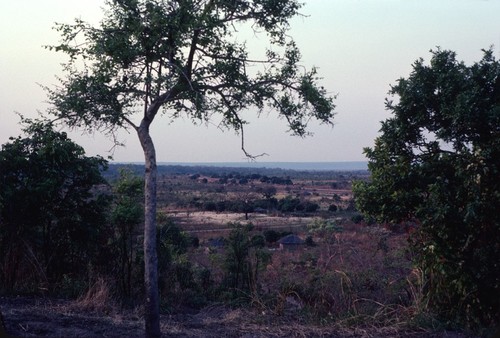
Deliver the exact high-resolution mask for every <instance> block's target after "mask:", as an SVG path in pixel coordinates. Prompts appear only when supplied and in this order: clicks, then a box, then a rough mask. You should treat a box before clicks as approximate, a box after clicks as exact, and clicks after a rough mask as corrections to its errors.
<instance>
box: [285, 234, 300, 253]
mask: <svg viewBox="0 0 500 338" xmlns="http://www.w3.org/2000/svg"><path fill="white" fill-rule="evenodd" d="M278 243H279V245H280V250H289V251H295V250H297V249H299V248H300V247H302V246H303V245H304V243H305V241H304V240H303V239H302V238H300V237H299V236H297V235H294V234H290V235H287V236H285V237H283V238H281V239H280V240H279V241H278Z"/></svg>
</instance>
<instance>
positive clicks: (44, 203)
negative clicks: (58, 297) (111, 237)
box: [0, 121, 111, 290]
mask: <svg viewBox="0 0 500 338" xmlns="http://www.w3.org/2000/svg"><path fill="white" fill-rule="evenodd" d="M25 122H26V123H27V124H28V126H27V127H26V129H25V132H26V133H27V134H28V136H27V137H25V138H23V137H17V138H11V142H9V143H7V144H4V145H3V146H2V148H1V150H0V186H1V187H2V188H1V189H0V281H1V283H0V284H1V285H3V287H4V288H6V289H10V290H12V289H14V288H16V289H22V288H24V287H26V288H30V287H32V286H33V285H37V286H39V287H41V288H43V289H46V288H48V287H49V286H50V285H52V286H53V285H54V284H57V283H60V282H61V281H62V279H63V277H64V276H80V275H82V274H83V275H85V274H86V272H87V271H86V268H87V265H88V264H87V263H88V262H92V263H95V264H96V265H101V263H102V262H103V261H105V260H106V259H108V258H107V257H106V255H104V251H105V248H106V247H107V246H106V241H107V231H108V230H109V229H108V228H107V219H106V212H107V210H108V209H107V208H108V206H109V205H110V202H111V200H110V198H109V195H108V194H106V193H105V192H104V191H103V189H101V188H100V187H102V186H103V185H104V184H105V181H104V179H103V178H102V176H101V171H102V170H103V169H105V167H106V161H105V160H104V159H103V158H101V157H86V156H85V153H84V150H83V148H81V147H80V146H78V145H77V144H75V143H73V142H72V141H71V140H70V139H68V137H67V135H66V134H65V133H59V132H56V131H54V130H53V129H52V127H51V126H50V125H48V124H46V123H44V122H40V121H35V122H33V121H25ZM103 248H104V250H103Z"/></svg>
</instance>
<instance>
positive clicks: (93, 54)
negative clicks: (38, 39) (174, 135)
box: [49, 0, 334, 136]
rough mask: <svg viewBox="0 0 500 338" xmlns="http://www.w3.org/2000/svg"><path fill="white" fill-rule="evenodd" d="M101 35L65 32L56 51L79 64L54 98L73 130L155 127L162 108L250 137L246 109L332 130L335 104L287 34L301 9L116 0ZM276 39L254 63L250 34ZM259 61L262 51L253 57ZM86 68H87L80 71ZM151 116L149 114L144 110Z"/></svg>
mask: <svg viewBox="0 0 500 338" xmlns="http://www.w3.org/2000/svg"><path fill="white" fill-rule="evenodd" d="M108 5H109V6H110V10H109V11H108V12H107V13H106V18H105V19H104V20H103V21H102V23H101V25H100V27H97V28H95V27H92V26H90V25H89V24H87V23H85V22H83V21H80V20H78V21H76V22H75V23H74V24H72V25H68V24H58V25H57V26H56V29H57V30H58V31H59V32H60V34H61V36H62V41H61V43H60V44H59V45H57V46H52V47H49V48H51V49H53V50H56V51H62V52H65V53H67V54H68V55H69V56H70V61H69V62H68V63H67V64H66V65H65V66H66V70H67V72H68V76H67V78H65V79H61V87H60V88H58V89H55V90H49V91H50V97H51V100H52V101H53V103H54V110H53V113H54V114H55V115H56V116H58V117H60V118H62V119H64V120H65V121H66V122H67V123H68V124H69V125H71V126H75V127H85V128H90V129H105V130H113V129H115V128H117V127H127V126H132V127H133V128H137V127H138V126H139V122H137V121H136V119H134V115H135V114H136V113H137V111H138V110H139V107H143V108H144V109H143V111H142V114H143V116H142V118H144V119H145V120H147V121H149V123H151V121H153V119H154V118H155V117H156V115H157V113H158V112H159V110H160V108H161V109H162V110H163V111H164V112H168V114H170V117H171V118H175V117H178V116H180V115H184V116H188V117H189V118H192V119H193V120H201V121H208V120H210V119H211V118H212V117H213V116H214V115H215V116H218V119H220V123H221V125H222V126H224V127H227V128H231V129H234V130H236V131H241V129H242V128H243V126H244V125H245V124H246V121H245V120H244V119H243V118H242V117H241V116H240V112H241V111H242V110H247V109H249V108H251V107H256V108H257V109H258V110H259V112H262V111H263V110H264V109H266V108H268V109H270V110H273V111H277V112H278V113H279V116H280V117H282V118H284V119H285V120H286V121H287V123H288V125H289V128H290V131H291V132H292V133H293V134H296V135H300V136H304V135H306V134H307V131H306V127H307V123H308V122H309V120H310V119H311V118H314V119H317V120H319V121H320V122H322V123H326V124H332V119H333V109H334V104H333V97H330V96H328V94H327V92H326V90H325V89H324V88H323V87H321V86H319V85H318V80H319V77H318V76H317V74H316V69H314V68H313V69H312V70H310V71H306V70H304V68H303V67H301V66H300V58H301V55H300V52H299V50H298V48H297V46H296V45H295V43H294V41H293V40H292V39H291V38H290V37H289V36H288V35H287V30H288V28H289V26H288V20H289V19H290V18H292V17H293V16H295V15H297V11H298V9H299V8H300V4H299V3H297V2H296V1H289V0H273V1H271V0H259V1H215V0H210V1H208V0H198V1H194V0H182V1H162V0H155V1H152V0H151V1H135V0H121V1H118V0H115V1H108ZM245 29H251V30H253V34H256V35H258V36H259V37H260V36H263V35H267V37H268V38H269V44H270V46H271V48H270V49H269V50H267V51H262V55H260V56H259V57H256V58H254V57H253V56H250V55H249V54H250V53H249V51H248V48H247V46H246V44H245V41H240V39H239V38H238V37H239V36H238V35H239V34H240V31H242V30H245ZM252 53H255V51H252ZM82 64H83V65H84V67H83V68H84V70H83V71H82V70H80V69H81V68H82V67H81V65H82ZM141 110H142V109H141Z"/></svg>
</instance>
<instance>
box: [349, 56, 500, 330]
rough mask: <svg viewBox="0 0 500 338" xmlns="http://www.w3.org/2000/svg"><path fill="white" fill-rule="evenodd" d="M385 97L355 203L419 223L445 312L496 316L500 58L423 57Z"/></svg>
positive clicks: (429, 276) (380, 215)
mask: <svg viewBox="0 0 500 338" xmlns="http://www.w3.org/2000/svg"><path fill="white" fill-rule="evenodd" d="M390 94H391V95H393V96H396V97H397V99H396V100H395V102H394V101H387V108H388V110H390V111H391V112H392V114H393V117H391V118H389V119H388V120H386V121H385V122H383V123H382V129H381V133H382V134H381V136H379V137H378V138H377V139H376V140H375V146H374V148H366V149H365V153H366V156H367V157H368V159H369V165H368V166H369V169H370V171H371V181H369V182H357V183H356V184H355V186H354V192H355V196H356V202H357V207H358V208H359V210H361V211H362V212H364V213H365V214H368V215H372V216H375V217H376V218H377V219H378V221H379V222H411V223H412V224H415V225H417V231H416V233H415V234H414V235H413V237H412V238H413V241H412V246H413V249H414V250H415V254H416V259H417V263H418V264H419V266H420V267H421V268H422V269H423V271H424V273H425V276H426V280H425V290H427V295H428V297H429V301H430V304H431V305H432V306H433V308H434V309H435V310H437V311H438V312H439V313H440V314H441V315H443V316H444V317H445V318H448V319H459V320H462V321H465V322H467V323H468V324H478V323H479V324H494V322H495V321H497V320H498V317H497V316H498V313H499V311H500V298H499V297H496V296H493V295H499V294H500V265H499V264H498V257H500V244H499V241H498V238H500V214H499V213H498V206H499V205H500V180H498V177H499V174H500V128H499V126H500V63H499V62H498V60H496V59H495V58H494V56H493V52H492V51H491V50H487V51H484V56H483V58H482V59H481V60H480V61H479V62H476V63H474V64H473V65H472V66H467V65H465V64H464V63H463V62H459V61H457V60H456V55H455V53H454V52H451V51H444V50H440V49H438V50H437V51H433V52H432V59H431V61H430V65H425V64H424V62H423V60H422V59H420V60H418V61H417V62H415V64H414V65H413V71H412V73H411V74H410V76H409V77H408V78H407V79H400V80H398V82H397V84H396V85H395V86H393V87H392V89H391V91H390Z"/></svg>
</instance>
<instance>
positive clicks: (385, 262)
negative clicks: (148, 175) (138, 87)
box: [0, 121, 477, 337]
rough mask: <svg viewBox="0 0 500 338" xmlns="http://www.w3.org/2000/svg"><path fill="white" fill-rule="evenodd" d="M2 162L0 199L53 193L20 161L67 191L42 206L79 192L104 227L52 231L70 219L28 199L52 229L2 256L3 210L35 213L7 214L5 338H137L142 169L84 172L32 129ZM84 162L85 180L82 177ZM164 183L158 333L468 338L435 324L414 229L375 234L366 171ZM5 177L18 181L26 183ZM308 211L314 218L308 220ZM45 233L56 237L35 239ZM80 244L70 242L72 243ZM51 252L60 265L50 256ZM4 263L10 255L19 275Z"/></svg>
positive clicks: (29, 234)
mask: <svg viewBox="0 0 500 338" xmlns="http://www.w3.org/2000/svg"><path fill="white" fill-rule="evenodd" d="M28 122H29V121H28ZM42 136H43V137H42ZM21 144H22V145H30V146H29V147H27V148H26V150H25V151H24V152H18V151H17V150H16V151H15V152H13V151H12V149H14V148H13V147H14V146H16V147H18V146H20V145H21ZM35 144H36V147H35V146H34V145H35ZM49 154H52V155H50V156H49ZM0 155H1V158H2V159H6V161H7V160H8V163H19V169H18V171H16V174H13V173H14V171H13V170H11V168H12V167H7V165H4V164H5V163H6V162H2V168H6V171H3V172H2V179H3V180H4V181H2V182H3V185H2V186H4V187H7V186H10V187H11V189H3V190H2V192H3V193H2V201H5V200H7V197H9V196H11V195H7V193H9V194H12V191H24V190H22V189H21V187H24V188H23V189H26V188H27V187H29V188H30V189H33V192H31V193H35V192H38V193H44V192H45V189H46V187H47V186H49V185H48V183H47V182H45V181H44V180H42V179H40V176H37V177H38V178H37V179H36V180H35V181H33V178H31V176H33V175H35V174H37V175H38V172H37V171H36V170H35V171H34V172H33V173H31V171H32V170H33V168H34V167H32V166H26V165H24V166H23V163H24V164H26V163H28V162H27V159H30V160H32V161H34V160H35V159H36V160H37V161H38V162H37V163H39V165H38V166H37V168H50V170H49V169H45V170H47V172H44V173H43V174H42V176H41V177H44V178H45V179H47V180H49V181H50V180H51V179H55V178H57V179H59V180H60V181H57V182H56V183H54V186H53V189H54V190H50V191H49V192H50V194H51V196H61V198H68V199H69V198H70V197H71V198H74V199H76V197H72V196H71V195H69V194H67V191H69V190H75V191H80V194H81V196H84V198H83V199H82V200H81V201H80V202H76V201H75V202H74V204H75V205H79V204H80V205H81V207H82V209H83V210H86V208H87V207H89V209H90V210H92V211H93V212H94V213H95V214H97V212H98V211H99V213H98V214H99V215H100V216H99V217H92V218H85V217H83V216H79V214H78V213H77V211H76V210H75V209H71V210H70V211H68V213H69V214H68V215H66V217H70V216H71V219H75V220H74V221H73V222H67V223H66V222H65V223H64V224H66V227H65V228H62V229H59V228H58V225H59V224H60V223H59V222H60V221H59V219H61V220H62V219H65V218H64V217H62V216H58V214H56V213H55V212H53V211H52V210H53V209H55V208H57V206H59V205H63V204H62V202H61V201H60V200H58V199H54V198H53V197H51V198H50V199H49V198H45V199H42V197H40V196H39V195H36V196H35V195H33V198H34V200H35V201H38V202H37V203H34V204H33V205H31V209H32V210H38V209H43V210H48V211H49V212H47V215H46V216H45V218H47V221H45V223H41V222H38V221H36V220H34V219H33V218H31V222H29V221H26V222H24V223H23V229H25V230H24V232H22V233H21V232H20V233H19V234H18V235H17V237H16V239H17V241H13V242H9V241H7V240H6V239H7V238H8V237H7V236H12V235H11V234H10V231H11V229H12V228H13V227H12V226H9V224H12V223H9V222H11V221H10V218H9V217H7V216H8V214H9V213H7V211H9V212H13V211H15V210H19V213H17V212H14V214H16V215H18V217H20V216H23V215H24V216H25V217H28V216H27V215H29V213H27V212H26V211H25V210H26V209H23V208H24V206H23V204H17V205H11V204H5V203H4V204H2V211H3V212H4V213H2V223H1V224H2V227H1V230H2V232H1V236H2V240H4V239H5V241H3V242H2V243H3V244H2V249H3V250H5V252H8V253H9V254H6V255H4V256H2V262H1V263H2V265H1V266H2V267H4V268H12V267H16V269H17V272H16V274H15V275H11V274H10V272H9V271H2V275H1V278H2V280H1V282H2V283H1V285H3V288H2V294H3V295H4V297H3V298H2V300H3V304H4V305H3V307H2V310H3V312H4V313H5V314H6V318H7V327H8V328H9V329H10V330H11V331H12V332H13V333H16V334H22V335H41V336H43V335H49V336H50V335H54V334H55V332H64V334H63V333H60V334H62V335H63V336H64V335H68V334H69V335H77V336H78V334H82V333H81V331H78V330H79V329H78V328H72V330H73V331H71V329H70V328H68V327H66V329H65V330H66V331H60V330H62V329H61V327H64V324H61V322H64V320H66V321H67V320H68V316H75V315H78V316H81V317H78V318H79V319H74V320H75V321H77V322H78V321H82V318H84V319H83V322H84V323H86V324H85V325H86V326H87V329H86V331H85V332H86V334H87V335H89V334H90V335H100V334H99V332H105V334H106V335H108V336H123V335H124V334H132V333H133V334H134V335H143V334H144V329H143V325H142V324H141V318H142V311H143V310H142V309H143V307H142V306H143V305H142V304H143V302H142V297H143V292H144V289H143V283H144V279H143V278H144V277H143V274H144V266H143V255H144V252H143V246H142V236H143V234H142V223H143V212H142V210H143V194H144V186H143V183H144V179H143V177H142V175H139V174H136V173H135V172H136V171H139V172H140V169H138V168H140V166H133V165H128V166H120V165H113V164H111V165H106V161H104V160H103V159H101V158H87V157H85V155H84V153H83V151H82V149H81V148H80V147H78V146H77V145H75V144H74V143H73V142H72V141H71V140H69V139H68V138H67V136H66V135H65V134H64V133H59V132H55V131H53V130H52V129H51V128H50V127H49V126H47V125H45V124H43V123H40V122H32V123H28V127H27V128H26V136H25V137H18V138H16V139H12V141H11V142H10V143H8V144H5V145H4V146H3V147H2V151H1V152H0ZM14 155H15V156H16V158H17V160H16V161H14V160H13V159H14V158H13V157H12V156H14ZM41 155H43V156H41ZM9 156H11V157H9ZM58 156H64V159H65V161H64V163H65V167H58V166H57V165H56V164H57V163H58V161H57V160H56V159H57V158H58ZM72 158H75V159H74V160H72ZM76 159H78V161H77V160H76ZM87 162H88V163H89V165H90V164H92V165H93V167H92V166H91V167H84V168H85V169H86V170H85V172H80V171H78V168H79V167H80V166H81V165H83V164H81V163H87ZM108 167H109V168H108ZM90 168H95V170H96V171H94V173H95V175H96V178H97V179H93V180H91V181H90V182H91V184H87V182H86V179H85V178H86V176H83V177H81V178H78V175H80V174H85V175H86V174H87V173H91V172H92V171H91V169H90ZM106 168H108V169H107V170H105V169H106ZM7 169H8V170H7ZM21 170H24V172H22V171H21ZM37 170H38V169H37ZM72 170H73V171H72ZM50 172H52V173H54V174H53V176H49V174H48V173H50ZM159 172H160V175H159V194H158V196H159V200H158V209H159V213H158V219H157V223H158V226H157V238H156V241H157V247H158V267H159V277H158V283H159V292H160V305H161V317H160V318H161V321H162V323H164V324H162V331H163V332H164V334H166V335H171V334H175V333H176V332H177V333H178V332H184V333H183V335H184V336H206V335H207V334H208V335H213V336H214V335H217V336H218V335H224V334H230V335H235V336H239V335H242V334H243V333H244V332H246V330H251V331H252V332H256V333H259V334H261V335H263V336H277V337H278V336H296V335H306V336H318V335H327V336H362V335H363V334H361V333H360V332H367V334H369V335H384V336H391V335H392V336H401V335H414V336H429V337H430V336H439V335H440V334H442V332H446V331H445V330H446V329H448V330H450V329H453V330H463V329H464V327H463V326H462V327H460V326H459V325H458V324H457V323H455V326H450V324H449V323H448V322H446V321H445V320H443V319H441V318H440V316H439V315H438V313H436V312H433V311H432V310H431V307H430V306H429V305H430V304H429V301H428V298H427V296H426V292H427V290H426V285H425V278H426V277H425V271H424V270H423V269H422V268H420V267H418V265H416V264H415V262H417V261H418V260H416V258H417V257H418V256H417V255H416V252H415V250H414V249H413V248H412V246H411V245H409V244H408V238H411V237H409V232H412V231H413V230H412V228H411V227H409V226H407V224H396V223H394V224H388V223H384V226H379V225H378V224H377V223H375V219H368V218H366V216H363V215H361V214H359V213H358V212H357V211H356V210H355V208H354V200H353V194H352V189H351V187H352V183H353V182H356V181H364V182H367V181H368V180H369V177H370V175H369V173H368V172H363V171H359V172H294V171H287V170H276V169H236V168H210V167H182V166H174V167H161V166H160V170H159ZM13 177H17V178H19V179H21V178H25V179H26V181H23V182H24V183H23V184H21V182H19V180H12V178H13ZM8 178H11V181H8V180H7V179H8ZM27 182H30V184H29V185H28V184H27ZM36 182H40V184H42V185H43V187H44V188H43V189H42V188H41V187H40V186H38V185H37V184H35V183H36ZM273 182H274V183H273ZM63 183H64V184H63ZM70 184H73V186H72V188H71V189H69V187H70ZM56 188H59V190H58V189H56ZM15 189H18V190H15ZM20 196H21V195H20ZM23 196H25V195H23ZM78 196H80V195H78ZM9 200H10V199H9ZM12 200H14V199H12ZM40 201H44V202H43V203H42V202H40ZM50 201H54V203H53V204H51V203H50ZM94 202H98V203H99V204H98V205H95V204H93V203H94ZM68 203H69V201H68ZM85 203H90V204H89V205H88V206H87V205H86V204H85ZM310 205H315V207H314V208H309V209H308V208H307V206H310ZM7 206H8V208H9V209H7V208H6V207H7ZM35 206H37V207H38V209H35ZM332 206H335V207H332ZM42 207H43V208H42ZM15 208H20V209H15ZM87 212H88V210H87ZM84 214H85V213H84V212H82V215H84ZM37 215H41V214H40V213H38V214H37ZM38 217H40V216H38ZM45 218H42V219H45ZM44 224H45V227H48V228H49V230H51V231H52V232H51V233H52V235H51V236H50V237H49V236H45V237H43V236H42V237H41V238H39V236H40V235H39V233H42V229H41V228H40V227H43V226H44ZM47 224H48V225H50V227H49V226H47ZM39 229H40V230H39ZM73 232H75V233H76V234H77V235H75V236H73V237H71V234H72V233H73ZM87 233H88V235H86V234H87ZM55 234H58V236H56V235H55ZM290 234H294V235H297V236H298V237H299V238H300V239H301V240H302V241H301V243H300V244H298V245H296V246H288V247H287V246H286V244H285V245H284V247H283V248H280V247H281V246H283V244H280V240H281V239H283V238H284V237H285V238H286V236H287V235H290ZM89 236H92V237H89ZM40 239H45V241H46V242H40ZM7 243H10V245H6V244H7ZM39 243H40V244H39ZM65 243H66V244H67V243H70V245H71V247H64V245H65ZM59 247H62V248H63V250H66V251H64V252H60V251H58V252H57V253H53V255H52V256H50V255H49V256H47V255H46V253H45V252H44V248H52V250H54V251H55V250H56V249H57V248H59ZM77 250H80V251H78V252H77ZM56 254H59V255H60V256H59V257H53V256H55V255H56ZM12 257H17V261H16V262H17V263H16V264H13V263H12ZM46 257H53V258H52V260H50V259H48V260H47V259H46ZM77 258H78V259H77ZM53 261H54V262H58V261H61V263H59V265H57V266H58V267H59V269H54V268H52V266H53V265H51V264H55V263H52V262H53ZM49 267H50V269H49ZM61 267H64V268H61ZM46 271H49V272H50V273H48V272H46ZM12 276H14V277H15V278H14V279H13V278H12ZM9 295H18V296H22V297H21V298H19V297H18V298H15V299H13V298H12V297H11V296H9ZM34 300H38V301H37V303H38V305H36V303H35V304H34V303H33V302H34ZM47 301H49V302H50V303H49V304H53V305H47V303H46V302H47ZM42 304H43V305H42ZM40 308H43V309H45V311H46V312H47V314H46V317H44V318H45V320H44V319H43V318H39V317H40V315H37V314H36V312H37V311H39V309H40ZM9 309H10V311H9ZM12 311H17V312H12ZM14 313H17V316H15V315H14ZM82 314H83V315H82ZM96 314H97V315H98V317H102V318H109V319H108V321H103V319H102V318H99V319H98V318H96V317H95V315H96ZM117 316H120V317H117ZM197 316H201V318H202V319H201V321H202V323H199V321H200V317H197ZM228 316H229V317H228ZM230 316H235V317H234V318H233V317H230ZM37 318H38V319H37ZM46 318H50V320H49V321H48V322H47V320H46ZM65 318H66V319H65ZM117 318H121V319H120V320H119V322H117V321H118V319H117ZM124 318H125V319H124ZM229 318H231V319H229ZM191 322H193V323H197V324H193V326H191V325H190V324H189V323H191ZM206 322H212V323H219V326H217V325H215V324H214V326H210V325H208V324H206ZM51 323H52V324H51ZM167 323H170V324H167ZM76 325H78V324H76ZM82 325H83V324H82ZM179 325H180V326H182V327H183V329H179ZM196 325H198V329H199V327H201V328H202V330H201V331H197V326H196ZM220 325H223V326H222V327H221V326H220ZM66 326H67V325H66ZM22 328H24V329H22ZM250 328H251V329H250ZM58 330H59V331H58ZM176 330H177V331H176ZM79 332H80V333H79ZM476 332H477V331H476ZM454 334H455V335H456V336H458V337H461V336H466V333H454ZM183 335H182V334H181V336H183Z"/></svg>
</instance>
